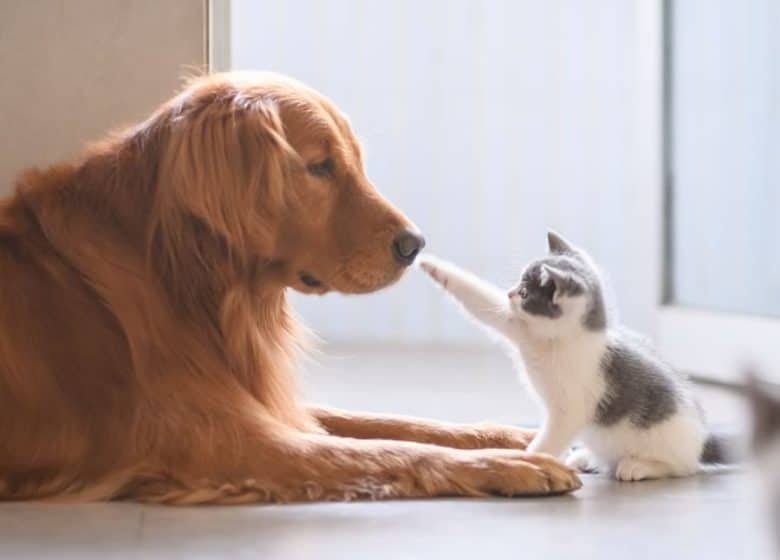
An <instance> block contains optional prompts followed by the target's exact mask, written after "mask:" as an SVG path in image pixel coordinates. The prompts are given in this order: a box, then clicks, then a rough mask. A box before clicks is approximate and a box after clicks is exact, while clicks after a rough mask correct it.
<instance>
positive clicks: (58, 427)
mask: <svg viewBox="0 0 780 560" xmlns="http://www.w3.org/2000/svg"><path fill="white" fill-rule="evenodd" d="M363 165H364V162H363V153H362V151H361V146H360V144H359V142H358V140H357V139H356V137H355V135H354V134H353V132H352V129H351V126H350V124H349V122H348V120H347V118H346V117H345V116H344V115H342V113H340V112H339V111H338V110H337V109H336V108H335V107H334V105H333V104H332V103H330V102H329V101H328V100H327V99H326V98H324V97H323V96H322V95H320V94H319V93H317V92H315V91H313V90H312V89H310V88H308V87H306V86H304V85H302V84H300V83H298V82H296V81H294V80H292V79H289V78H286V77H283V76H279V75H274V74H264V73H228V74H218V75H212V76H205V77H200V78H196V79H194V80H192V81H191V82H190V83H189V84H188V85H187V86H186V87H185V88H184V89H183V91H182V92H181V93H180V94H179V95H177V96H175V97H174V98H173V99H171V100H170V101H168V102H166V103H164V104H163V105H162V106H161V107H160V108H159V109H158V110H157V111H155V112H154V113H153V114H152V115H151V116H150V117H149V118H148V119H147V120H146V121H144V122H142V123H141V124H139V125H137V126H133V127H130V128H128V129H126V130H123V131H121V132H119V133H116V134H114V135H112V136H110V137H109V138H107V139H106V140H104V141H102V142H100V143H97V144H96V145H94V146H92V147H90V148H89V149H88V150H87V151H86V152H85V153H84V154H83V155H82V156H81V157H80V158H79V159H78V160H76V161H72V162H69V163H62V164H58V165H54V166H52V167H49V168H47V169H43V170H40V169H32V170H29V171H26V172H24V173H22V174H21V175H20V176H19V178H18V180H17V182H16V185H15V187H16V188H15V191H14V193H13V194H12V195H11V196H9V197H7V198H5V199H3V200H2V201H1V202H0V499H3V500H28V499H49V500H74V501H94V500H110V499H125V500H138V501H147V502H157V503H169V504H200V503H221V504H227V503H247V502H302V501H316V500H351V499H384V498H423V497H430V496H459V495H463V496H483V495H504V496H516V495H539V494H549V493H563V492H568V491H571V490H574V489H576V488H578V487H579V486H580V482H579V480H578V479H577V477H576V475H575V474H574V473H573V472H572V471H570V470H569V469H567V468H566V467H565V466H563V465H561V464H560V463H558V462H557V461H555V460H554V459H553V458H551V457H548V456H544V455H536V454H530V453H525V452H523V451H522V449H524V447H525V446H526V445H527V443H528V442H529V441H530V440H531V439H532V437H533V432H531V431H528V430H523V429H519V428H512V427H502V426H494V425H455V424H448V423H441V422H433V421H425V420H419V419H410V418H403V417H397V416H386V415H384V416H383V415H370V414H358V413H349V412H346V411H340V410H330V409H327V408H317V407H307V406H306V405H304V404H303V403H302V402H301V401H300V400H299V398H298V395H297V394H296V388H295V384H294V373H295V357H296V355H297V353H298V349H299V346H300V342H301V340H303V338H304V337H303V335H302V333H301V331H300V329H299V327H298V326H297V324H296V321H295V319H294V317H293V315H292V313H291V311H290V308H289V307H288V304H287V299H286V298H287V292H288V289H290V288H291V289H294V290H298V291H300V292H304V293H312V294H324V293H326V292H330V291H338V292H342V293H367V292H372V291H375V290H378V289H380V288H383V287H386V286H388V285H390V284H392V283H393V282H395V281H396V280H398V279H399V277H400V276H401V275H402V274H403V272H404V270H405V269H406V268H407V267H408V266H409V265H411V264H412V262H413V261H414V259H415V257H416V255H417V253H419V251H420V250H421V249H422V247H423V244H424V241H423V238H422V237H421V235H420V234H419V233H418V231H417V230H416V228H415V227H414V226H413V224H412V223H411V222H410V221H409V219H408V218H407V217H406V216H404V214H402V213H401V212H400V211H399V210H397V209H396V208H394V207H393V206H392V205H391V204H390V203H389V202H388V201H387V200H385V199H384V198H382V196H380V194H379V193H378V192H377V191H376V190H375V188H374V186H373V185H372V184H371V182H370V181H369V180H368V178H367V177H366V175H365V172H364V167H363Z"/></svg>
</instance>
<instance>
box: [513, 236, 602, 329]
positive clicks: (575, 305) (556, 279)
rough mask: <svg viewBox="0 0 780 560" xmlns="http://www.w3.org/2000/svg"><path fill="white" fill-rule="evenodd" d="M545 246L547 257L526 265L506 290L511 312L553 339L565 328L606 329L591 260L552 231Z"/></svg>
mask: <svg viewBox="0 0 780 560" xmlns="http://www.w3.org/2000/svg"><path fill="white" fill-rule="evenodd" d="M547 244H548V250H549V252H548V254H547V255H546V256H544V257H542V258H541V259H537V260H535V261H533V262H531V263H530V264H529V265H528V266H526V268H525V270H523V274H522V276H521V278H520V283H519V284H518V285H517V286H516V287H515V288H513V289H512V290H510V291H509V301H510V303H511V307H512V311H513V312H514V313H516V314H518V315H521V316H522V317H523V319H525V320H526V321H527V322H528V323H529V324H531V325H532V326H534V327H536V328H538V329H539V330H540V332H542V333H544V332H547V333H549V334H550V335H553V336H554V335H557V334H561V333H562V332H563V331H564V330H565V328H566V327H574V328H580V329H582V328H584V329H587V330H590V331H603V330H604V329H606V327H607V310H606V306H605V304H604V296H603V288H602V281H601V278H600V276H599V273H598V269H597V268H596V266H595V265H594V264H593V262H592V261H591V259H590V257H589V256H588V255H587V254H586V253H585V252H584V251H582V250H581V249H578V248H576V247H574V246H573V245H572V244H571V243H569V242H568V241H566V240H565V239H564V238H563V237H561V236H560V235H558V234H557V233H555V232H553V231H550V232H548V233H547Z"/></svg>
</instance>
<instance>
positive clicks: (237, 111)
mask: <svg viewBox="0 0 780 560" xmlns="http://www.w3.org/2000/svg"><path fill="white" fill-rule="evenodd" d="M193 103H195V102H193ZM168 120H169V122H168V123H167V127H166V128H167V134H166V138H165V139H164V140H163V143H162V150H163V156H162V160H161V164H160V168H159V173H158V193H157V195H158V197H159V201H158V204H157V208H156V210H157V212H158V214H159V216H158V219H159V221H160V222H161V224H162V226H163V229H165V224H166V221H167V222H168V223H173V222H175V221H176V220H181V219H182V217H181V216H180V214H181V213H182V212H183V213H185V214H189V215H191V216H192V217H194V218H196V219H197V220H199V221H201V222H202V223H203V224H204V225H205V227H206V228H207V229H209V230H211V231H212V232H213V233H216V234H218V235H219V236H221V237H222V238H224V241H225V243H226V244H227V246H228V250H230V251H231V252H235V253H238V254H239V255H249V254H255V255H256V254H260V255H263V254H268V252H270V251H271V250H272V247H273V244H274V237H275V234H276V231H275V230H276V227H275V224H276V222H277V221H278V219H277V217H278V215H279V213H280V212H281V210H282V208H283V206H284V196H285V184H286V182H287V176H288V166H289V164H290V163H291V162H292V159H294V158H296V157H297V155H296V154H295V152H294V151H293V150H292V148H291V147H290V146H289V144H288V143H287V141H286V139H285V134H284V127H283V125H282V122H281V119H280V117H279V111H278V108H277V106H276V105H275V103H273V102H272V101H269V100H266V99H257V100H252V101H251V102H248V101H246V100H242V103H241V104H238V103H235V102H230V101H226V100H223V99H213V98H212V99H211V100H207V101H204V102H202V105H201V106H200V107H197V106H195V107H192V108H191V109H188V108H184V109H181V108H179V110H178V111H173V110H172V111H171V115H170V116H169V118H168ZM174 215H179V216H178V217H174ZM174 229H175V228H174Z"/></svg>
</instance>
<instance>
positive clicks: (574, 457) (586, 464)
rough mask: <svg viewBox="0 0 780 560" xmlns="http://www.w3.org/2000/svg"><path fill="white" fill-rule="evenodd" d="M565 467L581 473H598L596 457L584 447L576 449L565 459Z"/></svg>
mask: <svg viewBox="0 0 780 560" xmlns="http://www.w3.org/2000/svg"><path fill="white" fill-rule="evenodd" d="M566 466H567V467H569V468H570V469H575V470H577V471H579V472H581V473H596V472H598V471H599V465H598V462H597V461H596V457H595V456H594V455H593V453H591V452H590V450H589V449H587V448H585V447H580V448H577V449H575V450H574V451H572V452H571V453H569V456H568V457H566Z"/></svg>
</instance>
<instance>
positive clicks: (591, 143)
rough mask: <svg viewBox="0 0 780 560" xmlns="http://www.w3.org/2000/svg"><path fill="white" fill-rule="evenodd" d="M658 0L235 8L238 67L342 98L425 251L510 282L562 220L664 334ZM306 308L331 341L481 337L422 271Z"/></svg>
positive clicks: (638, 318) (300, 3)
mask: <svg viewBox="0 0 780 560" xmlns="http://www.w3.org/2000/svg"><path fill="white" fill-rule="evenodd" d="M658 4H659V2H658V1H657V0H647V1H643V0H637V1H635V2H629V1H626V0H569V1H566V0H558V1H539V0H525V1H516V0H515V1H497V0H492V1H489V2H488V1H484V2H476V1H472V0H432V1H431V0H427V1H424V2H420V1H415V0H400V1H392V2H389V1H388V2H379V1H371V2H367V1H363V0H333V1H329V2H321V1H318V0H294V1H287V2H273V1H256V0H233V1H232V8H233V13H232V18H231V25H232V41H231V51H232V67H233V68H235V69H267V70H275V71H280V72H284V73H287V74H290V75H293V76H295V77H297V78H299V79H301V80H303V81H305V82H307V83H309V84H310V85H312V86H313V87H315V88H317V89H319V90H320V91H322V92H324V93H325V94H326V95H328V96H329V97H331V98H332V99H333V100H334V101H335V102H336V103H337V104H338V105H339V106H340V107H341V108H342V109H343V110H344V111H345V112H346V113H347V114H349V116H350V118H351V120H352V122H353V125H354V126H355V128H356V130H357V131H358V133H359V134H360V136H361V137H362V139H363V141H364V143H365V145H366V148H367V153H368V158H367V166H368V172H369V174H370V176H371V177H372V178H373V179H374V180H375V182H376V184H377V185H378V186H379V187H380V189H381V190H382V191H383V192H384V193H385V194H386V195H387V196H388V197H389V198H390V199H392V200H393V201H394V202H395V203H397V204H398V205H399V206H401V207H402V208H403V209H404V210H405V211H406V212H407V214H408V215H409V216H411V217H412V219H414V220H415V221H416V223H417V224H418V225H419V227H420V228H421V229H422V231H423V232H424V233H425V235H426V237H427V239H428V247H429V249H430V251H432V252H435V253H438V254H439V255H441V256H444V257H447V258H450V259H452V260H455V261H457V262H459V263H461V264H462V265H464V266H467V267H470V268H472V269H474V270H476V271H479V273H480V274H482V275H484V276H485V277H487V278H490V279H492V280H494V281H496V282H499V283H502V284H509V283H510V282H511V281H513V280H514V279H515V277H516V276H517V275H518V272H519V270H520V268H521V266H522V265H523V263H524V262H525V261H526V260H528V259H529V258H531V257H533V256H535V255H538V254H540V252H541V251H542V250H543V249H544V238H545V231H546V228H547V227H553V228H555V229H557V230H559V231H561V232H563V233H564V234H565V235H567V236H569V237H570V238H571V239H573V240H574V241H575V242H577V243H579V244H580V245H582V246H584V247H586V248H588V249H590V250H591V251H592V253H593V254H594V256H595V258H596V259H597V260H598V261H599V262H601V263H602V265H603V266H604V268H605V269H606V270H607V271H608V272H609V275H610V276H611V278H612V280H613V287H614V289H615V291H616V293H617V295H618V298H619V303H620V305H621V308H622V315H623V318H624V319H625V321H626V322H627V323H629V324H630V325H632V326H634V327H635V328H639V329H641V330H644V331H652V330H653V326H654V324H653V322H654V317H655V307H656V303H657V300H658V296H657V293H658V279H657V271H658V270H659V267H658V243H657V238H658V236H657V233H658V231H657V228H658V221H657V215H658V196H657V193H658V164H659V161H658V154H659V147H660V145H659V142H658V141H659V136H658V133H659V130H658V126H659V122H660V113H659V107H660V106H659V103H660V95H659V93H660V89H659V87H660V83H659V81H658V72H659V68H658V66H657V62H658V56H657V52H658V51H657V49H659V48H660V43H659V36H658V23H659V19H658ZM296 299H297V302H296V303H297V307H298V309H299V311H300V312H301V314H302V315H303V316H304V317H305V318H306V319H307V320H308V322H309V324H311V325H312V326H314V327H315V330H317V331H318V332H319V333H320V334H322V335H323V336H324V337H325V338H326V339H328V340H349V341H355V340H359V341H382V342H388V341H398V342H404V341H415V342H417V341H425V342H441V343H448V342H458V343H470V342H471V343H473V342H476V341H482V340H483V338H482V337H481V336H480V335H478V334H476V331H475V330H474V328H473V327H472V326H471V325H470V324H468V323H467V322H466V321H464V320H463V319H462V318H461V317H460V316H459V315H458V314H457V313H456V312H455V311H454V309H453V307H452V305H451V304H450V302H448V301H445V300H444V299H443V298H442V296H441V295H440V294H439V293H438V292H437V291H435V290H434V289H433V288H432V287H431V286H430V285H428V283H427V281H426V280H425V279H424V278H422V277H421V275H420V274H419V273H417V272H416V271H412V273H410V274H409V275H408V276H407V277H406V278H405V279H404V280H403V281H402V282H401V283H400V284H399V285H397V286H395V287H393V288H392V289H389V290H387V291H385V292H383V293H380V294H376V295H372V296H361V297H359V298H357V297H353V298H345V297H340V296H333V295H328V296H326V297H325V298H323V299H318V298H296Z"/></svg>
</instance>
